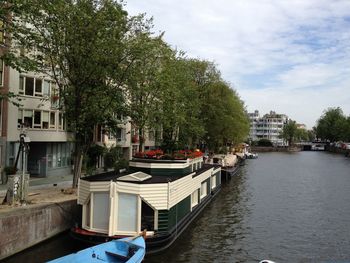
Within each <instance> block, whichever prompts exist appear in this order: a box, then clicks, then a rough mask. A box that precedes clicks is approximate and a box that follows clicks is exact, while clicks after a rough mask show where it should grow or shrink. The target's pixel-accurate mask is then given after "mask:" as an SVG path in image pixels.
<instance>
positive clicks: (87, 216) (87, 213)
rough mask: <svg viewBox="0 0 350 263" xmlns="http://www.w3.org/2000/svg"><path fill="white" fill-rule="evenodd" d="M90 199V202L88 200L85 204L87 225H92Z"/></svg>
mask: <svg viewBox="0 0 350 263" xmlns="http://www.w3.org/2000/svg"><path fill="white" fill-rule="evenodd" d="M90 204H91V202H90V200H89V202H87V204H86V205H85V225H86V226H87V227H90V216H91V215H90Z"/></svg>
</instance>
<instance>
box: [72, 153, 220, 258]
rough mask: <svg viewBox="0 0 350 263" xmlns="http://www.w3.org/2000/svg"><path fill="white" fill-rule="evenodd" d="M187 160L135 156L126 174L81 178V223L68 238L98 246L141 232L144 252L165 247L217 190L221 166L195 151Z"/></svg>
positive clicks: (151, 251)
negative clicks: (211, 162) (144, 244)
mask: <svg viewBox="0 0 350 263" xmlns="http://www.w3.org/2000/svg"><path fill="white" fill-rule="evenodd" d="M146 156H147V154H146V155H144V157H146ZM188 156H190V155H187V157H188ZM141 157H143V156H141ZM153 157H154V158H153ZM187 157H186V158H183V159H172V160H163V159H156V158H159V157H158V156H152V158H136V157H134V158H133V159H132V160H131V161H130V162H129V169H128V171H127V172H123V173H120V174H118V173H116V172H107V173H103V174H98V175H94V176H90V177H86V178H82V179H80V180H79V185H78V204H79V205H81V207H82V221H81V222H80V223H79V225H78V226H76V227H74V228H73V229H72V235H73V237H75V238H77V239H80V240H83V241H87V242H90V243H101V242H106V241H110V240H112V239H119V238H123V237H127V236H135V235H138V234H139V233H140V232H142V231H143V230H145V229H146V230H147V238H146V247H147V253H148V254H151V253H156V252H160V251H162V250H164V249H165V248H167V247H169V246H170V245H171V244H172V243H173V242H174V241H175V240H176V238H177V237H178V236H179V235H180V234H181V233H182V232H183V231H184V230H185V229H186V227H187V226H188V225H189V224H190V223H191V222H192V221H193V220H194V219H195V218H196V217H197V216H198V215H199V214H200V212H201V211H202V210H203V209H204V208H205V206H206V205H207V204H208V203H209V202H210V201H211V200H212V198H213V197H214V196H215V195H216V194H217V193H218V192H219V190H220V187H221V167H220V166H216V165H211V164H204V163H203V157H202V156H201V154H198V153H197V154H196V155H195V156H191V157H189V158H187Z"/></svg>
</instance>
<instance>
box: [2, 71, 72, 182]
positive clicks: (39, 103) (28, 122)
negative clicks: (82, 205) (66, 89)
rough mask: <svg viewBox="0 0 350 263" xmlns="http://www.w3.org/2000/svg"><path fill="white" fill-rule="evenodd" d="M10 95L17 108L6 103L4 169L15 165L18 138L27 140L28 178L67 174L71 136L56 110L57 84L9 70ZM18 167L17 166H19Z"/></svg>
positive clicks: (57, 99) (60, 113) (68, 171)
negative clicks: (16, 100)
mask: <svg viewBox="0 0 350 263" xmlns="http://www.w3.org/2000/svg"><path fill="white" fill-rule="evenodd" d="M8 84H9V91H10V92H13V93H14V94H17V95H18V98H19V100H20V107H17V106H15V105H13V104H11V103H8V113H7V138H6V148H7V149H6V155H7V158H6V165H8V166H12V165H14V163H15V159H16V155H17V153H18V149H19V136H20V134H21V133H25V134H26V137H27V138H29V140H30V142H29V153H28V159H27V170H28V172H29V173H30V175H31V176H39V177H46V176H52V175H61V174H70V173H71V166H72V165H71V158H72V152H73V136H72V134H71V133H69V132H67V130H66V128H67V127H66V122H65V119H64V113H63V112H62V111H61V110H60V109H59V94H58V88H57V86H56V83H55V82H54V81H52V80H50V79H49V78H48V77H46V76H43V75H38V74H35V73H33V72H27V73H23V74H22V73H21V74H20V73H19V72H18V71H16V70H14V69H12V68H11V69H9V82H8ZM19 163H20V162H19Z"/></svg>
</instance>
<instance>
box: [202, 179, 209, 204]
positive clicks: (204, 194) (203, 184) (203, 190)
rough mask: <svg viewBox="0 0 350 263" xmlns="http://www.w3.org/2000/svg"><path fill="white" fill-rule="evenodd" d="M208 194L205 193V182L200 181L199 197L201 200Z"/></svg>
mask: <svg viewBox="0 0 350 263" xmlns="http://www.w3.org/2000/svg"><path fill="white" fill-rule="evenodd" d="M207 195H208V193H207V182H202V183H201V195H200V199H201V200H202V199H203V198H204V197H206V196H207Z"/></svg>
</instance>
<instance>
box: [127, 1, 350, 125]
mask: <svg viewBox="0 0 350 263" xmlns="http://www.w3.org/2000/svg"><path fill="white" fill-rule="evenodd" d="M126 10H127V11H128V12H129V14H130V15H136V14H139V13H146V14H147V17H149V18H150V17H153V19H154V21H153V23H154V29H153V31H154V32H155V33H159V32H165V35H164V40H165V41H166V42H167V43H169V44H170V45H171V46H172V47H173V48H176V49H178V50H183V51H185V52H186V54H187V56H188V57H192V58H200V59H205V60H209V61H213V62H214V63H216V65H217V68H218V69H219V70H220V71H221V73H222V77H223V79H224V80H225V81H228V82H229V83H230V84H231V86H232V87H233V88H234V89H235V90H236V91H237V92H238V94H239V96H240V97H241V99H242V100H243V101H244V103H245V106H246V108H247V110H248V112H252V111H254V110H259V112H260V114H261V115H263V114H265V113H268V112H270V110H273V111H276V112H277V113H284V114H286V115H287V116H289V118H291V119H293V120H295V121H297V122H298V123H303V124H306V125H307V128H308V129H311V128H312V127H313V126H315V125H316V121H317V119H319V118H320V117H321V115H322V114H323V113H324V111H325V110H326V109H328V108H330V107H340V108H341V109H342V110H343V112H344V114H345V115H347V116H349V115H350V0H344V1H343V0H339V1H338V0H215V1H213V0H211V1H209V0H177V1H173V0H172V1H171V0H127V3H126Z"/></svg>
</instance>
